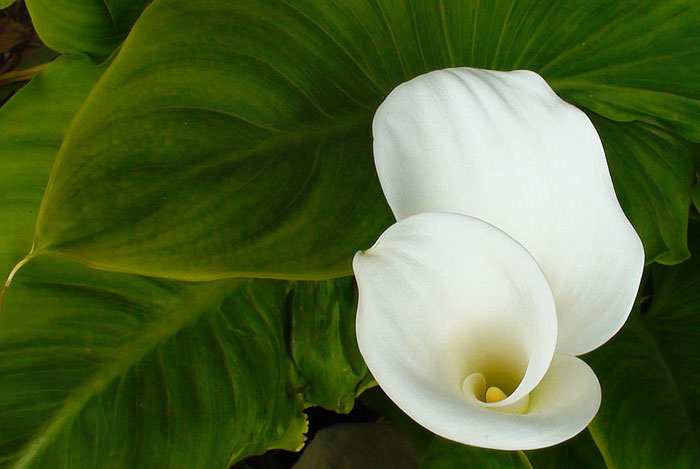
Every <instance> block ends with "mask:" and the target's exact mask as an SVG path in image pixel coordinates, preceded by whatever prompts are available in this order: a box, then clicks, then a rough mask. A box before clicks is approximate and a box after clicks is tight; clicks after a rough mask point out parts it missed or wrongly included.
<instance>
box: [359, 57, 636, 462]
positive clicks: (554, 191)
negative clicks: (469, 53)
mask: <svg viewBox="0 0 700 469" xmlns="http://www.w3.org/2000/svg"><path fill="white" fill-rule="evenodd" d="M373 134H374V157H375V164H376V167H377V172H378V174H379V179H380V181H381V185H382V188H383V190H384V194H385V195H386V198H387V200H388V202H389V205H390V206H391V209H392V211H393V212H394V215H395V216H396V219H397V220H398V222H397V223H396V224H394V225H393V226H391V227H390V228H389V229H388V230H387V231H386V232H385V233H384V234H382V236H381V237H380V238H379V240H378V241H377V243H376V244H375V245H374V246H373V247H372V248H371V249H369V250H367V251H365V252H360V253H358V254H357V255H356V256H355V259H354V262H353V267H354V271H355V276H356V278H357V282H358V286H359V292H360V297H359V305H358V312H357V339H358V343H359V347H360V351H361V352H362V355H363V357H364V358H365V361H366V362H367V365H368V366H369V368H370V370H371V372H372V374H373V375H374V377H375V379H376V380H377V382H378V383H379V385H380V386H381V387H382V389H384V391H385V392H386V393H387V395H388V396H389V397H390V398H391V399H392V400H393V401H394V402H395V403H396V404H397V405H398V406H399V407H401V408H402V409H403V410H404V411H405V412H406V413H407V414H408V415H409V416H411V417H412V418H413V419H414V420H416V421H417V422H418V423H420V424H421V425H423V426H424V427H426V428H428V429H429V430H431V431H433V432H434V433H437V434H438V435H441V436H443V437H445V438H449V439H451V440H455V441H458V442H461V443H465V444H469V445H474V446H481V447H486V448H496V449H506V450H514V449H533V448H541V447H545V446H550V445H553V444H556V443H559V442H561V441H564V440H566V439H568V438H571V437H572V436H574V435H576V434H577V433H578V432H580V431H581V430H582V429H584V428H585V427H586V426H587V425H588V424H589V423H590V421H591V420H592V419H593V417H594V416H595V414H596V412H597V411H598V408H599V406H600V400H601V392H600V385H599V383H598V380H597V378H596V376H595V374H594V373H593V371H592V370H591V369H590V368H589V367H588V365H586V364H585V363H584V362H583V361H582V360H580V359H579V358H577V357H576V355H580V354H582V353H586V352H588V351H590V350H593V349H595V348H597V347H598V346H600V345H601V344H603V343H604V342H606V341H607V340H608V339H610V337H612V336H613V335H614V334H615V333H616V332H617V331H618V330H619V329H620V328H621V327H622V325H623V324H624V322H625V320H626V319H627V316H628V315H629V312H630V310H631V308H632V305H633V302H634V298H635V296H636V293H637V288H638V286H639V282H640V279H641V275H642V270H643V267H644V250H643V247H642V243H641V241H640V240H639V237H638V236H637V234H636V233H635V231H634V229H633V228H632V225H631V224H630V223H629V221H628V220H627V218H626V217H625V215H624V213H623V212H622V209H621V208H620V205H619V203H618V201H617V198H616V196H615V191H614V189H613V185H612V181H611V179H610V174H609V172H608V167H607V163H606V160H605V154H604V152H603V147H602V145H601V142H600V139H599V138H598V134H597V133H596V131H595V129H594V127H593V125H592V124H591V122H590V120H589V119H588V118H587V117H586V115H585V114H584V113H583V112H581V111H580V110H578V109H576V108H575V107H573V106H571V105H569V104H567V103H566V102H564V101H562V100H561V99H560V98H559V97H558V96H557V95H556V94H555V93H554V92H553V91H552V89H551V88H550V87H549V86H548V85H547V83H546V82H545V81H544V80H543V79H542V78H541V77H540V76H539V75H537V74H535V73H533V72H529V71H514V72H495V71H486V70H477V69H469V68H459V69H449V70H441V71H436V72H431V73H428V74H426V75H422V76H420V77H417V78H415V79H413V80H411V81H409V82H407V83H404V84H402V85H400V86H399V87H398V88H396V89H395V90H394V91H393V92H392V93H391V94H390V95H389V96H388V97H387V99H386V100H385V101H384V103H383V104H382V105H381V106H380V108H379V110H378V111H377V114H376V115H375V118H374V123H373Z"/></svg>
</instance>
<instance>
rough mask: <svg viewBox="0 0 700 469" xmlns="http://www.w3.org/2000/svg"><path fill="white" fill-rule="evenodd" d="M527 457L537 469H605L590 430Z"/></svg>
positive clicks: (533, 452)
mask: <svg viewBox="0 0 700 469" xmlns="http://www.w3.org/2000/svg"><path fill="white" fill-rule="evenodd" d="M526 454H527V457H528V459H529V460H530V463H531V464H532V466H533V467H535V468H537V469H562V468H566V469H605V468H606V467H607V466H606V465H605V461H603V457H602V455H601V454H600V450H599V449H598V447H597V446H596V445H595V442H594V441H593V439H592V438H591V434H590V433H589V432H588V430H584V431H582V432H581V433H579V434H578V435H576V436H575V437H574V438H572V439H571V440H568V441H565V442H563V443H560V444H558V445H556V446H552V447H550V448H544V449H538V450H534V451H528V452H527V453H526Z"/></svg>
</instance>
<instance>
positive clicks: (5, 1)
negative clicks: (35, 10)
mask: <svg viewBox="0 0 700 469" xmlns="http://www.w3.org/2000/svg"><path fill="white" fill-rule="evenodd" d="M13 3H15V0H0V9H2V8H7V7H9V6H10V5H12V4H13Z"/></svg>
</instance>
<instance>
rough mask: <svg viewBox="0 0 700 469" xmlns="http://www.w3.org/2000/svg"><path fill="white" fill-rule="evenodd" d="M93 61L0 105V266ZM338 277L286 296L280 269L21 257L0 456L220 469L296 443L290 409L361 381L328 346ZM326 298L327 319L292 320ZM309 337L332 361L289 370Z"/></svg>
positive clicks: (3, 317)
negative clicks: (154, 266)
mask: <svg viewBox="0 0 700 469" xmlns="http://www.w3.org/2000/svg"><path fill="white" fill-rule="evenodd" d="M102 70H103V67H97V66H94V65H92V64H91V62H90V61H89V60H88V59H86V58H79V57H65V56H64V57H61V58H59V59H57V61H56V63H54V64H52V65H51V66H50V67H49V68H48V69H47V70H46V71H45V72H44V73H42V74H41V75H40V76H38V77H36V78H35V79H34V80H33V81H32V82H31V83H30V84H29V85H27V86H26V87H25V88H24V89H23V90H21V91H20V92H19V93H18V94H17V95H16V96H15V97H13V98H12V100H10V101H9V102H8V103H7V105H6V106H5V107H3V108H2V110H0V131H1V132H0V147H2V148H4V149H7V151H3V152H2V153H0V166H2V167H3V169H4V171H3V172H2V173H0V178H1V180H2V187H3V188H7V190H3V191H2V193H1V196H2V197H3V198H2V200H1V202H2V203H0V219H2V220H10V221H12V223H3V224H0V266H2V267H3V268H6V269H8V270H9V269H10V267H11V266H12V265H13V264H14V263H15V262H16V261H17V259H18V258H19V257H21V255H22V253H23V252H24V251H25V250H26V248H27V245H26V240H27V239H30V235H31V232H32V230H33V226H32V219H33V218H34V214H35V212H36V209H37V207H38V204H39V201H40V198H41V194H42V192H43V190H44V186H45V184H46V180H47V178H48V172H49V168H50V165H51V160H52V159H53V156H55V154H56V152H57V149H58V146H59V145H60V142H61V138H62V132H63V130H65V128H66V127H67V126H68V123H69V121H70V119H71V117H72V112H75V110H76V109H77V108H78V106H79V104H80V102H82V101H83V99H85V97H86V96H87V95H88V93H89V91H90V88H91V86H92V84H93V83H94V81H95V80H96V79H97V77H98V76H99V75H100V73H101V72H102ZM338 282H339V284H338V286H337V287H336V286H334V285H333V284H330V283H327V284H319V285H308V284H301V285H295V286H294V289H295V290H294V291H295V294H294V299H292V298H291V297H289V289H290V285H289V283H287V282H283V281H262V280H257V281H253V280H228V281H219V282H209V283H199V284H188V283H184V282H174V281H165V280H154V279H149V278H144V277H139V276H133V275H125V274H116V273H110V272H99V271H95V270H92V269H89V268H87V267H85V266H82V265H80V264H76V263H72V262H70V261H66V260H60V259H51V258H43V259H38V260H36V261H35V262H32V263H31V264H30V265H28V266H27V267H25V268H24V269H23V270H22V271H21V272H19V273H18V275H17V277H16V279H15V281H14V283H13V284H12V288H11V289H10V290H9V292H8V295H7V297H6V299H5V300H6V301H5V305H4V308H3V309H2V310H1V311H0V467H15V468H34V467H35V468H45V467H51V468H66V469H81V468H94V467H115V468H117V467H214V468H215V467H222V468H223V467H228V466H229V465H230V464H231V463H233V462H234V461H236V460H238V459H241V458H243V457H245V456H247V455H250V454H255V453H260V452H263V451H266V450H267V449H269V448H285V449H297V448H299V446H300V445H301V444H302V443H303V440H304V435H303V432H304V431H305V430H306V420H305V417H304V415H303V414H302V413H301V410H302V408H303V407H304V406H305V405H317V404H320V403H330V402H333V400H332V397H335V395H336V394H337V395H339V396H345V399H349V400H352V399H353V398H354V396H352V392H353V391H354V390H357V389H361V388H362V382H363V381H366V379H367V378H366V372H365V373H363V370H364V368H363V367H362V365H361V363H359V364H358V361H357V360H358V358H359V357H357V356H356V355H353V353H354V350H352V349H349V348H348V345H347V343H338V344H337V347H338V349H339V351H336V350H335V348H334V347H333V345H332V344H333V340H335V338H345V337H349V335H350V332H349V331H347V330H345V329H344V328H346V327H348V326H351V325H352V322H353V321H354V310H353V309H349V310H346V309H344V310H342V311H341V308H345V307H346V306H347V305H348V304H347V303H346V302H345V301H343V302H342V304H341V303H340V300H338V303H336V301H335V300H332V299H330V298H325V297H324V292H325V293H328V294H334V293H333V292H335V291H343V292H345V293H344V294H345V295H346V296H347V298H354V295H355V293H354V292H352V291H349V290H350V286H351V285H349V284H348V281H347V279H343V280H339V281H338ZM305 294H311V295H312V299H311V300H309V301H307V300H305V299H304V297H303V295H305ZM293 305H297V306H296V307H294V306H293ZM327 307H328V308H333V310H332V311H331V314H329V317H330V318H332V319H331V323H330V324H324V323H323V322H322V321H319V322H318V323H316V324H314V325H308V326H307V325H306V324H301V323H300V322H299V321H302V320H304V321H305V320H306V319H304V318H306V317H307V316H308V315H310V314H312V312H315V313H316V314H318V315H320V316H323V315H324V314H325V313H326V312H325V308H327ZM344 315H348V318H345V316H344ZM294 324H296V325H295V326H294V327H293V329H292V328H290V325H294ZM337 328H339V329H340V330H338V329H337ZM315 341H318V342H319V343H321V344H324V345H323V350H326V351H327V352H328V353H329V355H331V356H334V357H335V359H334V360H333V361H332V362H329V363H328V364H327V365H325V366H327V367H328V368H329V369H326V370H318V371H317V372H315V373H314V374H313V375H312V376H310V377H309V378H305V377H303V376H301V375H300V374H299V372H298V371H297V369H296V367H295V363H294V360H293V357H294V350H300V351H302V353H300V354H297V356H301V357H304V356H310V355H312V354H310V353H306V352H304V351H308V350H310V347H311V345H310V344H312V343H314V342H315ZM292 344H294V347H293V346H292ZM342 357H347V358H348V360H352V361H351V362H344V361H343V358H342ZM316 366H324V365H323V364H322V363H316ZM300 369H302V370H303V369H304V367H303V366H302V367H300ZM349 370H352V371H349ZM345 373H348V376H342V375H343V374H345ZM326 377H328V378H327V379H329V381H330V382H329V383H328V384H327V385H326V384H324V383H323V382H319V381H318V380H321V379H326ZM308 379H314V380H317V381H315V382H313V383H312V382H309V381H308ZM324 389H328V392H329V393H333V394H324V392H323V390H324ZM306 390H312V391H310V394H309V395H306V396H305V395H304V394H303V393H304V392H305V391H306ZM317 399H318V401H319V402H316V400H317ZM343 402H345V401H343Z"/></svg>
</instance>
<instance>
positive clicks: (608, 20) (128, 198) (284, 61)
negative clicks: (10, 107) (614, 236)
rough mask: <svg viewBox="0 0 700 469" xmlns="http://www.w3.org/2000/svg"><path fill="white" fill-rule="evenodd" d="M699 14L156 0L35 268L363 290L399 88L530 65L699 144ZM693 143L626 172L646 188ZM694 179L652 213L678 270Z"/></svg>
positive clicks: (59, 177)
mask: <svg viewBox="0 0 700 469" xmlns="http://www.w3.org/2000/svg"><path fill="white" fill-rule="evenodd" d="M699 14H700V4H699V3H698V2H695V1H690V0H674V1H667V2H656V1H653V0H650V1H646V2H642V4H640V3H639V2H631V1H630V2H627V1H625V2H609V1H605V0H595V1H589V2H578V1H574V0H567V1H564V2H558V3H557V4H556V5H555V6H552V5H551V4H550V3H548V2H541V1H535V0H528V1H517V2H514V1H506V0H501V1H493V2H475V1H474V2H472V1H460V2H418V1H390V0H379V1H375V0H371V1H370V0H352V1H348V0H342V1H341V0H335V1H327V0H323V1H322V0H305V1H294V2H287V1H283V0H275V1H270V0H265V1H262V0H239V1H236V2H223V1H222V2H199V1H196V0H157V1H156V2H155V3H153V4H152V5H151V6H150V7H149V8H148V9H147V10H146V12H145V13H144V15H143V16H142V17H141V18H140V19H139V21H138V22H137V24H136V25H135V26H134V28H133V30H132V32H131V34H130V36H129V37H128V39H127V40H126V42H125V43H124V45H123V47H122V49H121V51H120V53H119V55H118V57H117V58H116V60H115V62H114V64H113V65H112V67H111V68H110V70H109V72H108V73H107V74H105V76H104V77H103V78H102V79H101V80H100V82H99V83H98V85H97V86H96V88H95V90H94V93H93V94H92V96H91V99H90V100H89V101H88V102H87V103H86V105H85V106H84V107H83V109H82V110H81V112H80V113H79V115H78V116H77V118H76V120H75V122H74V125H72V127H71V129H70V131H69V133H68V134H67V138H66V142H65V145H64V147H63V148H62V151H61V154H60V157H59V160H58V162H57V165H56V167H55V168H54V171H53V174H52V179H51V184H50V186H49V189H48V191H47V193H46V197H45V199H44V201H43V205H42V210H41V213H40V216H39V220H38V225H37V232H36V251H35V252H36V253H47V254H54V255H57V256H63V257H67V258H70V259H74V260H78V261H80V262H84V263H87V264H89V265H92V266H96V267H99V268H102V269H108V270H114V271H122V272H131V273H139V274H146V275H154V276H159V277H167V278H176V279H184V280H207V279H214V278H221V277H230V276H256V277H276V278H277V277H280V278H291V279H322V278H329V277H334V276H341V275H347V274H349V273H350V259H351V257H352V255H353V253H354V252H355V251H356V250H357V249H362V248H367V247H368V246H370V245H371V244H372V242H373V241H374V240H375V239H376V237H377V236H378V234H379V233H380V232H381V231H382V230H383V229H384V228H386V226H387V225H388V224H389V223H390V222H391V220H392V219H391V216H390V214H389V212H388V209H387V207H386V205H385V202H384V199H383V197H382V195H381V191H380V188H379V185H378V182H377V180H376V177H375V174H374V167H373V163H372V156H371V137H370V121H371V118H372V115H373V112H374V110H375V109H376V107H377V105H378V104H379V103H380V102H381V100H382V99H383V97H384V96H385V95H386V94H387V93H388V92H389V91H390V90H391V89H392V88H393V87H394V86H396V85H397V84H399V83H400V82H403V81H405V80H407V79H409V78H411V77H413V76H415V75H417V74H420V73H423V72H426V71H428V70H431V69H437V68H444V67H447V66H457V65H471V66H477V67H487V68H496V69H512V68H529V69H533V70H536V71H539V72H540V73H542V74H544V76H545V77H546V78H547V79H549V81H550V82H551V83H552V85H553V86H554V87H555V89H556V90H557V91H559V92H560V93H561V94H562V95H563V96H564V97H565V98H567V99H569V100H570V101H572V102H574V103H575V104H578V105H582V106H586V107H588V108H589V109H592V110H594V111H596V112H599V113H601V114H602V115H603V116H605V117H607V118H610V119H614V120H624V121H629V120H639V121H645V122H651V123H654V124H655V125H657V126H661V127H663V128H665V129H666V130H667V131H672V132H680V133H682V134H683V135H685V136H686V137H687V138H690V139H695V140H698V139H700V109H699V108H698V105H699V104H698V103H700V100H699V99H700V90H699V89H698V88H699V87H698V86H697V80H696V77H697V76H699V75H700V61H699V60H691V59H693V58H694V57H697V55H698V51H699V50H700V28H698V25H697V21H696V18H697V17H698V15H699ZM183 31H186V34H185V33H183ZM643 128H644V129H648V127H643ZM615 129H616V126H615V124H611V125H610V131H609V132H608V131H606V132H605V134H606V135H608V136H609V135H610V134H611V132H612V131H615ZM623 132H624V129H623ZM637 132H638V131H636V130H635V131H634V132H633V133H634V134H635V135H633V136H636V133H637ZM663 135H664V137H663V138H664V139H666V140H668V139H675V138H676V137H674V136H673V135H671V134H667V133H664V134H663ZM604 137H605V136H604ZM607 138H608V139H609V137H607ZM614 138H617V137H614ZM615 144H616V142H613V146H614V145H615ZM618 144H619V143H618ZM608 146H610V145H608ZM676 146H678V145H672V146H671V148H669V149H667V150H665V151H662V148H661V147H659V146H658V145H654V146H653V147H647V146H644V145H641V144H638V145H635V148H634V150H635V151H634V154H633V155H631V156H630V155H621V156H615V155H616V154H618V152H613V153H612V155H611V158H618V157H619V158H622V159H623V162H621V163H613V166H616V165H617V166H618V167H619V166H620V165H622V164H624V165H627V166H630V167H632V168H634V172H644V171H645V170H646V168H648V167H650V166H651V165H652V162H653V163H654V164H657V165H661V164H663V161H665V160H669V161H671V160H673V161H675V160H674V159H673V158H675V157H670V156H669V155H670V154H671V153H672V152H673V151H675V147H676ZM684 170H685V168H684V167H682V165H680V166H678V167H674V169H673V170H672V171H671V173H673V176H672V177H671V176H668V177H670V178H671V179H673V180H674V185H673V187H672V188H668V189H666V190H665V193H664V194H655V195H654V202H653V204H651V205H652V206H653V207H654V209H655V210H661V209H662V208H663V207H671V208H672V210H669V214H668V215H667V216H665V217H663V218H659V217H641V216H636V215H635V217H636V219H637V228H638V229H639V230H640V232H641V233H642V234H643V235H645V236H646V237H647V239H645V242H646V243H647V245H648V246H650V249H651V252H652V253H653V256H654V257H655V258H659V259H663V260H665V261H668V262H670V261H677V260H680V259H682V258H683V257H684V256H685V249H684V247H683V245H682V244H683V241H682V239H681V236H680V235H679V234H678V233H679V230H678V228H677V227H681V226H683V224H684V223H685V221H684V220H685V217H686V215H685V214H680V211H679V210H678V207H679V205H680V204H681V203H685V202H680V201H681V200H682V201H686V200H687V197H688V195H687V191H683V192H682V193H681V192H678V191H677V190H676V189H677V188H678V187H679V186H680V185H681V184H679V183H678V182H677V181H680V180H681V179H683V177H682V176H681V175H680V172H681V171H684ZM676 173H678V174H676ZM617 177H618V178H619V177H623V178H626V177H627V176H626V175H622V176H621V175H620V174H619V173H618V174H617ZM664 177H667V176H664ZM686 177H687V176H686ZM618 189H619V191H620V193H621V194H620V195H621V198H623V199H625V200H636V199H637V198H638V197H644V196H645V194H644V192H648V190H647V189H640V188H639V185H638V184H628V183H625V182H624V181H623V182H618ZM640 191H641V195H640ZM666 198H668V200H667V199H666ZM634 210H636V209H635V208H633V211H634ZM669 218H672V219H673V222H672V226H673V227H674V228H673V230H666V229H662V228H659V227H658V226H657V223H661V222H666V221H668V219H669ZM666 231H672V232H673V233H672V234H673V236H670V235H669V233H667V232H666ZM667 235H669V236H670V237H669V236H667ZM660 240H662V241H663V243H661V242H660Z"/></svg>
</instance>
